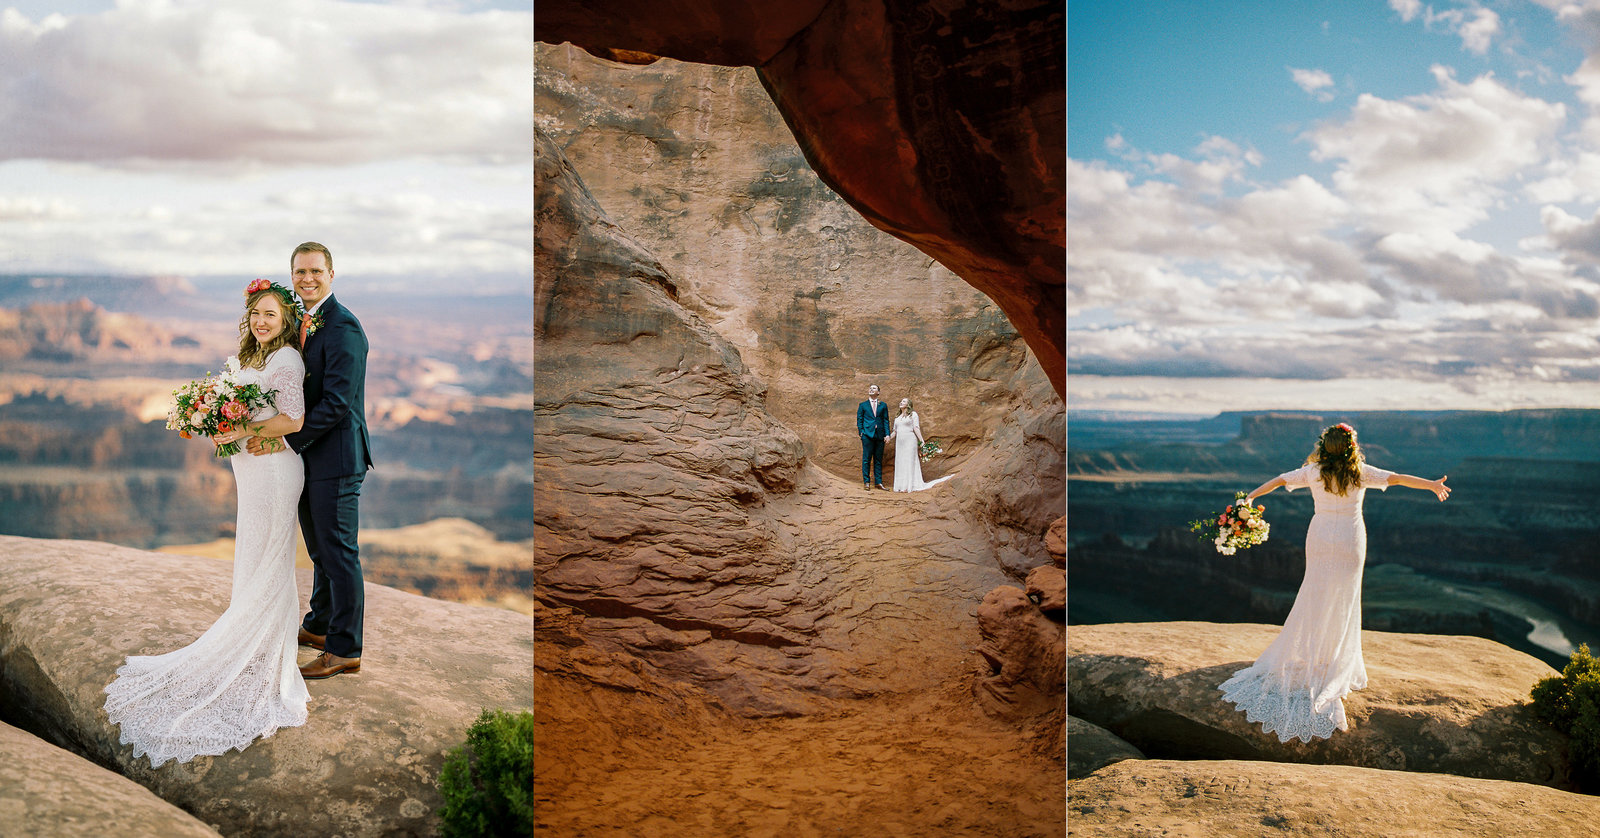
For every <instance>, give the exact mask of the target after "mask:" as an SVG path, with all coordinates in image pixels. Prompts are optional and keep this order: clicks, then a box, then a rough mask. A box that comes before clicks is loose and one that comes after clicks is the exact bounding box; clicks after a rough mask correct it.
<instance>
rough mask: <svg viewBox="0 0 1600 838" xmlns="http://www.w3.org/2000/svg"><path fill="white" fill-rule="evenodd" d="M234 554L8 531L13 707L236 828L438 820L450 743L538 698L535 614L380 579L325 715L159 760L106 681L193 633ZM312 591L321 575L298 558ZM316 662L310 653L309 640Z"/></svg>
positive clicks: (401, 829) (3, 564) (0, 583)
mask: <svg viewBox="0 0 1600 838" xmlns="http://www.w3.org/2000/svg"><path fill="white" fill-rule="evenodd" d="M232 571H233V565H232V564H231V563H229V562H221V561H217V560H214V559H205V558H198V557H189V556H176V555H168V554H160V553H149V552H144V551H140V550H130V549H126V548H121V547H115V546H112V545H108V544H100V543H95V542H84V541H52V540H40V539H29V538H15V537H0V717H3V718H4V719H5V721H6V722H9V723H11V724H15V725H17V726H18V727H21V728H24V729H26V730H27V731H29V732H31V733H33V734H35V735H37V736H39V737H42V738H43V739H45V740H48V741H49V742H52V743H54V744H55V745H58V746H61V747H64V748H66V749H68V750H70V751H73V752H75V753H77V754H78V755H80V756H82V757H85V758H87V759H89V760H92V761H94V762H96V763H99V764H101V765H103V766H107V767H110V768H113V769H115V770H116V771H118V772H119V773H121V774H122V775H123V776H125V777H127V778H129V779H131V780H133V781H135V782H137V783H139V784H140V785H142V786H144V787H145V788H148V789H149V790H151V791H153V792H154V793H155V794H156V795H158V796H159V797H161V798H163V799H165V800H166V801H168V802H169V803H172V804H174V805H176V806H178V807H179V808H182V809H184V810H186V811H188V812H189V813H191V814H193V815H194V816H195V817H197V818H198V819H199V820H200V821H202V822H204V823H206V824H209V825H211V826H212V827H214V828H216V829H218V830H219V831H221V832H223V833H224V834H229V835H297V836H302V835H333V834H343V835H348V836H357V835H431V834H434V833H435V832H436V831H437V828H438V818H437V816H436V812H437V809H438V807H439V805H440V802H441V800H440V796H439V792H438V789H437V786H436V783H437V779H438V775H439V771H440V769H441V767H442V766H443V764H444V756H445V753H446V751H448V750H449V749H451V748H454V747H456V746H458V745H460V744H461V743H462V742H463V741H464V740H465V738H466V730H467V728H468V727H469V726H471V724H472V722H473V720H474V719H475V718H476V717H477V716H478V714H479V712H480V711H481V710H482V709H483V708H486V707H489V708H502V709H507V710H511V711H519V710H532V708H533V679H532V673H533V619H532V618H531V617H528V616H525V615H522V614H516V613H512V612H509V611H504V610H500V609H495V608H483V607H475V606H469V605H459V604H456V603H450V602H443V601H439V600H432V599H427V598H425V597H419V596H414V595H412V594H406V593H402V592H400V591H396V590H393V589H391V588H385V587H383V586H381V585H372V584H369V585H367V595H366V626H365V652H364V654H363V656H362V657H363V661H362V670H361V672H360V674H358V675H340V676H337V677H335V678H332V679H329V680H327V681H315V682H311V683H310V684H308V687H309V688H310V691H311V705H310V718H309V720H308V721H307V723H306V724H305V725H304V726H301V727H297V728H286V729H283V730H279V731H277V732H276V733H275V734H274V735H273V736H271V737H268V738H266V739H259V740H257V741H256V742H255V743H254V744H252V745H251V746H250V747H249V748H247V749H245V750H244V751H230V752H229V753H226V754H223V755H221V756H216V757H200V758H198V759H196V760H194V761H192V762H190V763H186V764H183V765H179V764H176V763H167V764H166V765H164V766H162V767H161V768H159V769H151V768H150V765H149V762H148V760H146V759H144V758H142V757H141V758H138V759H134V758H133V756H132V750H133V749H132V747H131V746H126V745H122V744H119V742H118V732H119V731H118V729H117V728H115V727H113V726H112V725H111V724H110V723H109V722H108V721H107V719H106V715H105V711H104V710H103V709H102V701H103V699H104V694H103V692H102V690H103V689H104V687H105V685H106V684H107V683H108V682H109V681H110V680H111V679H112V677H113V674H114V673H115V671H116V668H117V667H118V666H120V665H121V664H122V662H123V659H124V658H125V657H126V656H128V655H138V654H159V653H164V652H168V651H172V650H173V649H176V648H179V647H181V646H184V645H186V644H188V643H190V642H192V641H193V640H194V639H195V638H196V637H198V636H199V635H200V634H201V633H202V632H204V631H205V629H206V628H207V627H208V626H210V625H211V623H212V622H213V621H215V620H216V618H217V616H218V615H220V614H221V613H222V611H223V610H224V609H225V608H226V607H227V603H228V596H229V591H230V588H231V579H232ZM298 581H299V584H300V597H301V601H302V602H305V601H306V599H307V597H308V596H309V593H310V584H311V575H310V571H308V570H300V571H298ZM301 651H302V662H304V661H305V660H308V659H309V658H310V656H311V654H313V653H312V652H310V650H306V649H302V650H301Z"/></svg>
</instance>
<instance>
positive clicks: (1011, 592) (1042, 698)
mask: <svg viewBox="0 0 1600 838" xmlns="http://www.w3.org/2000/svg"><path fill="white" fill-rule="evenodd" d="M978 633H979V634H980V635H981V636H982V639H983V642H982V643H980V644H979V645H978V653H979V654H980V655H982V656H983V659H984V662H985V663H986V664H987V665H988V666H987V669H986V671H985V672H984V673H983V674H984V677H983V678H981V679H980V680H979V681H978V682H977V684H976V685H975V687H974V690H975V692H976V694H977V696H978V699H979V703H980V704H982V705H983V706H984V707H985V708H986V709H988V710H989V711H991V712H995V713H1004V714H1016V713H1023V714H1028V715H1032V714H1034V713H1037V712H1039V710H1040V709H1042V708H1049V707H1054V706H1058V705H1059V704H1060V703H1061V695H1062V693H1063V692H1064V690H1065V684H1064V679H1065V667H1066V643H1065V638H1064V635H1065V627H1064V626H1063V625H1062V624H1060V623H1057V622H1055V621H1053V620H1051V619H1050V618H1048V617H1046V616H1045V615H1044V614H1043V613H1042V612H1041V611H1040V610H1039V606H1037V605H1035V604H1034V602H1033V600H1031V599H1029V598H1028V595H1027V594H1026V593H1025V592H1023V591H1022V589H1020V588H1014V587H1012V586H1010V585H1004V586H1001V587H999V588H995V589H994V590H992V591H990V592H989V594H988V595H987V596H985V597H984V598H983V604H981V605H979V606H978Z"/></svg>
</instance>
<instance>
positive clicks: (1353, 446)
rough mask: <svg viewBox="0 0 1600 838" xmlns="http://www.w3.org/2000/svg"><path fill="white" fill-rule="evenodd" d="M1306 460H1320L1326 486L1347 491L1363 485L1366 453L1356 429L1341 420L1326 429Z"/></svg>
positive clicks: (1336, 491)
mask: <svg viewBox="0 0 1600 838" xmlns="http://www.w3.org/2000/svg"><path fill="white" fill-rule="evenodd" d="M1306 462H1307V463H1316V464H1317V466H1318V468H1319V469H1320V470H1321V471H1322V486H1323V488H1325V489H1327V490H1328V491H1329V492H1330V493H1332V494H1335V495H1344V494H1346V493H1348V492H1349V491H1350V490H1351V489H1354V488H1356V487H1358V486H1360V485H1361V464H1362V463H1364V462H1366V457H1365V456H1364V455H1363V454H1362V453H1361V445H1360V444H1359V443H1357V442H1356V429H1355V428H1352V427H1350V426H1349V425H1346V424H1345V423H1343V422H1340V423H1339V424H1337V425H1330V426H1329V427H1328V429H1327V430H1325V431H1323V432H1322V436H1320V437H1318V438H1317V447H1316V449H1315V450H1313V451H1312V452H1311V455H1310V456H1309V457H1306Z"/></svg>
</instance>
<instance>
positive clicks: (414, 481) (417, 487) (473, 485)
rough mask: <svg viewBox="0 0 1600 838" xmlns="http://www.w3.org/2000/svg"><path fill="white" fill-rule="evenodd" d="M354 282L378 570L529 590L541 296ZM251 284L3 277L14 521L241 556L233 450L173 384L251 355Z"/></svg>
mask: <svg viewBox="0 0 1600 838" xmlns="http://www.w3.org/2000/svg"><path fill="white" fill-rule="evenodd" d="M341 279H343V278H341ZM348 282H349V285H348V288H341V289H340V291H339V293H340V296H341V298H342V299H346V300H348V301H349V303H348V304H349V305H350V306H351V307H352V308H353V309H354V310H357V311H358V312H359V313H360V314H361V315H362V316H363V325H364V326H365V328H366V330H367V332H368V334H369V336H370V339H371V342H372V345H373V347H374V349H373V352H372V358H371V364H370V367H369V370H368V377H367V387H368V394H369V395H368V411H369V417H368V419H369V422H370V423H371V427H372V434H373V449H374V450H373V456H374V457H375V459H377V461H378V467H377V469H375V470H374V471H373V473H372V475H371V476H370V477H369V479H368V480H367V481H366V483H365V485H364V486H363V491H362V506H361V512H362V527H363V529H364V530H366V531H370V535H367V534H365V533H364V536H363V540H364V541H366V542H368V544H369V545H370V546H369V548H368V549H367V550H366V551H365V557H366V559H367V562H368V563H367V565H366V571H367V578H368V580H369V581H374V582H378V583H381V584H395V585H398V586H399V587H402V588H403V589H406V590H413V591H416V592H420V593H433V594H435V595H441V596H446V597H448V595H449V593H450V592H451V591H457V592H461V593H460V597H461V598H462V599H463V601H469V602H485V601H490V600H494V601H497V602H506V603H511V602H524V599H519V598H518V597H522V598H526V597H527V595H528V592H529V591H530V590H531V577H532V572H533V571H532V552H531V547H530V545H528V544H527V543H526V542H527V540H528V539H529V538H531V537H532V476H531V471H532V461H533V444H532V439H531V436H532V424H533V418H532V413H533V411H532V365H533V358H532V349H531V334H530V331H529V324H528V319H529V316H530V311H531V307H532V301H531V298H530V297H528V296H521V297H517V296H515V295H510V296H506V295H472V294H464V295H461V296H458V297H441V298H435V299H429V298H426V297H421V296H418V295H415V294H398V295H391V294H387V293H384V292H383V288H382V284H381V283H379V282H375V281H366V280H363V279H360V278H356V277H351V278H349V280H348ZM235 285H238V286H239V287H238V288H235V287H234V286H235ZM242 287H243V285H242V284H241V281H240V280H237V279H236V278H232V277H229V278H193V279H191V278H179V277H82V276H74V277H64V276H56V277H49V276H11V277H0V429H3V430H4V433H3V434H0V522H4V524H3V531H4V532H5V533H6V534H9V535H19V536H29V537H36V538H63V539H88V540H96V541H107V542H111V543H114V544H121V545H124V546H129V547H139V548H148V549H154V548H162V549H167V550H169V551H177V552H189V553H194V554H197V555H214V556H217V557H231V555H232V548H231V533H232V527H233V505H234V490H233V478H232V475H231V473H230V472H229V470H228V466H227V464H226V462H225V461H219V460H216V459H215V458H213V457H212V456H211V454H210V450H209V446H208V445H206V444H205V443H204V442H198V441H188V442H186V441H184V440H181V439H179V438H178V436H177V435H176V434H175V433H173V432H171V431H168V430H166V429H165V427H164V426H165V417H166V410H167V407H168V405H169V404H170V391H171V389H172V388H173V387H175V386H177V385H178V384H179V383H181V382H183V381H185V380H188V379H191V378H196V377H199V376H201V375H204V374H205V373H207V372H213V371H217V370H220V369H221V366H222V364H221V362H222V359H223V358H224V357H225V356H227V355H229V354H232V353H233V352H235V351H237V340H238V338H237V331H236V330H237V320H236V319H234V318H235V317H236V316H237V315H236V313H235V312H234V311H233V309H234V308H235V306H236V300H235V297H236V296H237V295H238V294H239V291H240V290H241V289H242ZM419 323H420V324H426V328H418V324H419ZM450 520H460V521H463V522H470V523H471V524H472V525H473V526H474V527H475V529H472V530H471V531H468V530H466V529H463V528H462V527H459V526H451V525H449V524H448V523H443V524H441V525H439V526H434V527H426V526H424V527H422V528H421V529H412V530H407V531H406V534H405V535H404V536H403V537H402V538H401V539H400V542H394V543H396V548H395V549H394V550H390V549H388V548H387V547H386V546H385V545H386V544H389V543H391V542H393V539H387V540H386V538H385V536H384V535H383V532H384V531H388V530H395V529H397V528H407V527H418V526H419V525H426V524H429V522H435V521H439V522H448V521H450ZM219 539H221V541H219ZM302 550H303V548H302ZM466 553H475V554H481V555H483V556H486V557H493V558H489V559H486V560H485V561H484V562H483V563H481V565H474V564H473V563H472V562H470V561H466V560H465V559H462V558H459V557H462V556H464V555H465V554H466ZM420 556H433V557H436V558H437V559H438V562H439V563H440V565H441V567H443V566H444V565H452V563H453V566H454V568H455V569H453V570H441V573H442V576H443V577H447V578H448V579H449V581H445V579H444V578H441V579H438V580H435V579H433V578H431V577H430V576H429V572H428V571H427V570H426V569H425V568H426V566H427V565H429V564H432V563H433V562H432V561H426V560H422V559H420V558H419V557H420ZM449 556H456V557H458V558H457V559H450V558H447V557H449ZM391 557H393V571H394V572H393V573H391V572H390V571H389V570H387V569H386V568H388V567H390V565H391ZM491 565H492V566H494V567H496V568H499V569H500V570H495V571H491V570H490V569H489V568H490V566H491ZM468 567H473V568H475V569H472V570H468V569H466V568H468ZM463 573H465V574H468V575H470V576H472V577H473V579H474V581H472V582H470V583H469V582H465V581H464V580H463V578H462V577H461V574H463ZM468 589H471V593H467V592H466V591H467V590H468ZM522 607H523V609H524V610H526V609H527V606H526V604H525V602H524V604H523V606H522Z"/></svg>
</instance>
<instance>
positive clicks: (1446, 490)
mask: <svg viewBox="0 0 1600 838" xmlns="http://www.w3.org/2000/svg"><path fill="white" fill-rule="evenodd" d="M1449 479H1450V475H1448V474H1447V475H1445V476H1443V477H1441V478H1439V479H1438V480H1423V479H1422V478H1420V477H1413V476H1412V475H1409V474H1391V475H1389V485H1390V486H1404V487H1406V488H1407V489H1421V490H1423V491H1425V492H1432V493H1434V494H1435V495H1437V496H1438V498H1439V500H1444V499H1445V498H1448V497H1450V487H1449V486H1446V485H1444V482H1445V481H1446V480H1449Z"/></svg>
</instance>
